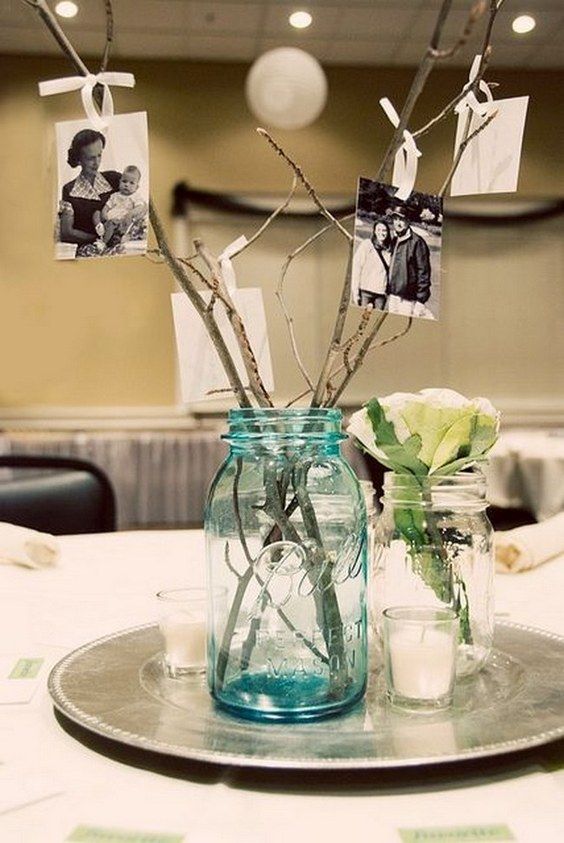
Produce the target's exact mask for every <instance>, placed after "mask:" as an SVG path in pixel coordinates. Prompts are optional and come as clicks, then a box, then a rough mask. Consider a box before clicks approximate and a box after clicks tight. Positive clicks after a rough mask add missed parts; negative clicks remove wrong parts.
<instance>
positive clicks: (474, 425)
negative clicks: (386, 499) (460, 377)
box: [348, 389, 499, 474]
mask: <svg viewBox="0 0 564 843" xmlns="http://www.w3.org/2000/svg"><path fill="white" fill-rule="evenodd" d="M348 432H349V433H351V434H352V435H353V436H355V437H356V438H357V439H358V440H359V442H360V443H361V445H362V447H363V448H364V449H365V450H366V451H368V453H370V454H372V456H374V457H375V458H376V459H377V460H379V461H380V462H382V463H383V464H384V465H386V466H388V468H392V469H393V470H394V471H398V472H410V473H412V474H451V473H453V472H455V471H458V470H459V469H461V468H465V467H467V466H469V465H472V464H473V463H475V462H476V461H478V460H482V459H484V458H485V456H486V454H487V452H488V451H489V450H490V448H491V447H492V445H493V444H494V443H495V441H496V439H497V435H498V432H499V413H498V412H497V411H496V410H495V408H494V407H493V406H492V404H491V403H490V402H489V401H488V400H487V399H486V398H472V399H469V398H465V397H464V396H463V395H460V393H458V392H455V391H454V390H452V389H423V390H421V392H418V393H414V394H412V393H408V392H396V393H394V394H393V395H387V396H385V397H384V398H380V399H377V398H373V399H372V400H371V401H369V402H368V404H367V405H366V406H365V407H364V408H363V409H362V410H359V411H358V412H357V413H354V415H353V416H352V417H351V422H350V425H349V427H348Z"/></svg>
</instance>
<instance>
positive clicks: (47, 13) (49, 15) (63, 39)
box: [23, 0, 89, 76]
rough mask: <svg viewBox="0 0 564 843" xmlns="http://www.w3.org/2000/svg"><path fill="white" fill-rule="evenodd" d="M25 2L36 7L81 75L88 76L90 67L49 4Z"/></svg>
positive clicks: (25, 0)
mask: <svg viewBox="0 0 564 843" xmlns="http://www.w3.org/2000/svg"><path fill="white" fill-rule="evenodd" d="M23 2H24V3H25V4H26V5H27V6H31V8H32V9H34V10H35V11H36V12H37V14H38V15H39V17H40V18H41V20H42V21H43V23H44V24H45V26H46V27H47V29H48V30H49V32H50V33H51V35H52V36H53V37H54V39H55V41H56V42H57V44H58V45H59V47H60V48H61V49H62V51H63V53H64V54H65V55H66V56H68V58H69V59H70V60H71V61H72V63H73V64H74V66H75V68H76V69H77V70H78V72H79V73H80V75H81V76H87V75H88V73H89V70H88V68H87V67H86V65H85V64H84V62H83V61H82V59H81V58H80V56H79V55H78V53H77V52H76V50H75V49H74V47H73V45H72V44H71V42H70V41H69V39H68V38H67V36H66V35H65V33H64V32H63V30H62V29H61V26H60V24H59V21H58V20H57V18H56V17H55V15H54V14H53V12H52V11H51V9H50V8H49V6H48V4H47V3H46V2H45V0H23Z"/></svg>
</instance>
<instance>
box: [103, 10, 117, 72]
mask: <svg viewBox="0 0 564 843" xmlns="http://www.w3.org/2000/svg"><path fill="white" fill-rule="evenodd" d="M104 10H105V13H106V46H105V47H104V54H103V56H102V61H101V62H100V73H104V71H105V70H107V67H108V62H109V60H110V51H111V49H112V44H113V41H114V10H113V9H112V0H104Z"/></svg>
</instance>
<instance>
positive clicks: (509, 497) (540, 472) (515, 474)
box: [486, 430, 564, 521]
mask: <svg viewBox="0 0 564 843" xmlns="http://www.w3.org/2000/svg"><path fill="white" fill-rule="evenodd" d="M486 474H487V475H488V498H489V501H490V503H492V504H494V505H495V506H501V507H519V508H525V509H528V510H529V512H531V513H532V514H533V515H534V516H535V517H536V519H537V521H544V519H545V518H550V516H551V515H556V514H557V513H558V512H562V511H564V430H552V431H542V430H514V431H508V432H506V433H503V434H502V436H501V437H500V439H499V441H498V442H497V444H496V445H495V446H494V448H493V450H492V452H491V455H490V460H489V465H488V467H487V469H486Z"/></svg>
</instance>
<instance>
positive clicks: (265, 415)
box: [205, 408, 367, 721]
mask: <svg viewBox="0 0 564 843" xmlns="http://www.w3.org/2000/svg"><path fill="white" fill-rule="evenodd" d="M341 420H342V417H341V412H340V410H337V409H327V408H315V409H283V410H277V409H237V410H232V411H231V412H230V414H229V432H228V434H227V435H226V436H225V438H226V439H227V441H228V442H229V444H230V453H229V456H228V458H227V459H226V461H225V462H224V463H223V465H222V466H221V467H220V469H219V471H218V473H217V475H216V477H215V479H214V481H213V483H212V486H211V489H210V493H209V498H208V503H207V507H206V523H205V529H206V548H207V564H208V593H209V594H210V595H213V594H218V593H221V594H222V595H225V593H227V599H226V600H225V599H222V600H221V601H217V600H214V599H213V598H210V600H209V614H208V682H209V688H210V693H211V695H212V697H213V698H214V699H215V701H216V702H217V704H218V705H219V706H221V707H222V708H223V709H226V710H227V711H229V712H231V713H232V714H235V715H239V716H241V717H247V718H251V719H254V720H278V721H299V720H313V719H316V718H321V717H327V716H329V715H331V714H338V713H340V712H342V711H344V710H345V709H348V708H350V707H351V706H352V705H354V704H355V703H356V702H357V701H358V700H360V699H361V698H362V696H363V694H364V691H365V688H366V677H367V642H366V602H365V592H366V511H365V505H364V500H363V495H362V492H361V490H360V488H359V483H358V480H357V478H356V476H355V474H354V472H353V471H352V469H351V468H350V466H349V465H348V463H347V462H346V461H345V460H344V459H343V457H342V456H341V453H340V443H341V442H342V440H343V439H345V438H346V437H345V436H344V435H343V434H342V433H341Z"/></svg>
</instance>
